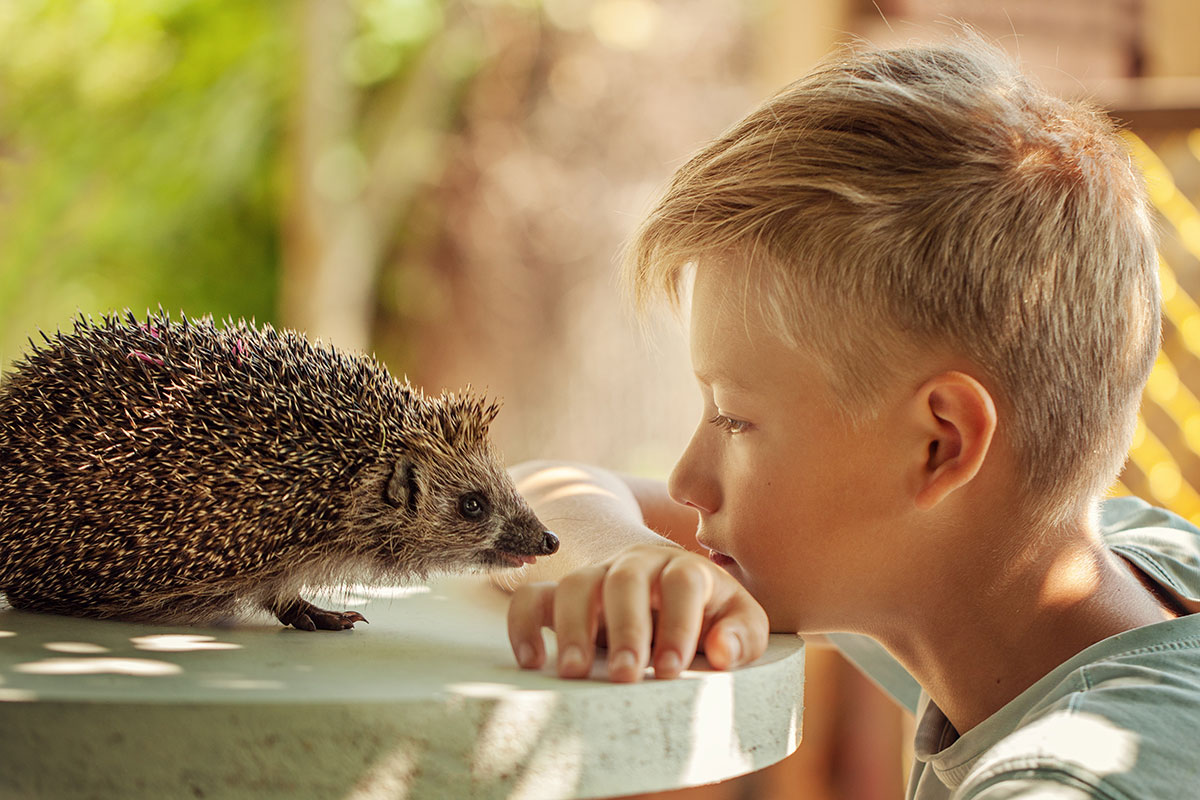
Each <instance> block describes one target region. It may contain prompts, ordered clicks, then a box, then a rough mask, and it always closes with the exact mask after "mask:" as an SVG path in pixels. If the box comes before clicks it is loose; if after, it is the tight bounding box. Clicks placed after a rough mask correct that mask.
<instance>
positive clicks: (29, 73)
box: [0, 0, 1200, 800]
mask: <svg viewBox="0 0 1200 800" xmlns="http://www.w3.org/2000/svg"><path fill="white" fill-rule="evenodd" d="M955 20H964V21H967V22H969V23H971V24H973V25H974V26H976V27H977V28H978V29H980V30H981V31H982V32H984V33H985V34H987V35H989V36H991V37H993V38H995V39H996V40H997V41H999V42H1000V43H1001V44H1002V45H1003V46H1004V47H1005V48H1006V49H1008V50H1009V51H1010V52H1012V53H1013V54H1014V55H1017V54H1019V56H1020V58H1021V60H1022V61H1023V62H1024V64H1025V66H1026V67H1027V68H1028V69H1029V70H1030V71H1032V72H1034V73H1035V74H1037V75H1039V76H1040V77H1041V78H1042V79H1043V80H1044V81H1045V82H1046V83H1048V84H1049V85H1050V86H1051V87H1053V88H1054V89H1055V90H1056V91H1059V92H1061V93H1063V94H1064V95H1069V96H1072V97H1075V96H1087V97H1090V98H1092V99H1093V100H1094V101H1096V102H1097V103H1099V104H1100V105H1101V106H1103V107H1104V108H1105V109H1107V110H1108V111H1110V113H1112V114H1113V115H1114V116H1115V117H1117V118H1118V119H1120V120H1121V121H1122V122H1123V123H1124V125H1125V126H1126V131H1127V136H1128V137H1129V139H1130V142H1131V145H1132V146H1133V148H1134V150H1135V152H1136V154H1137V157H1138V159H1139V162H1140V163H1141V164H1142V166H1143V167H1144V169H1145V171H1146V174H1147V178H1148V180H1149V183H1150V187H1151V192H1152V195H1153V199H1154V202H1155V205H1156V207H1157V209H1158V211H1159V214H1160V217H1161V222H1162V229H1163V234H1164V235H1163V244H1162V248H1161V250H1162V256H1163V264H1162V274H1163V284H1164V299H1165V307H1166V308H1165V311H1166V321H1165V329H1164V347H1163V354H1162V357H1161V358H1160V361H1159V364H1158V367H1157V368H1156V370H1155V373H1154V377H1153V378H1152V380H1151V383H1150V386H1149V387H1148V389H1147V398H1146V403H1145V408H1144V413H1143V424H1142V425H1141V426H1140V428H1139V431H1138V434H1137V439H1136V441H1135V446H1134V449H1133V453H1132V458H1131V461H1130V465H1129V467H1128V468H1127V470H1126V473H1125V475H1124V476H1123V479H1122V484H1121V485H1120V486H1118V487H1116V488H1115V489H1114V491H1115V492H1134V493H1137V494H1140V495H1143V496H1145V497H1147V498H1149V499H1150V500H1152V501H1154V502H1156V503H1158V504H1161V505H1166V506H1168V507H1171V508H1173V509H1175V510H1176V511H1178V512H1180V513H1182V514H1184V515H1185V516H1188V517H1190V518H1192V519H1200V493H1198V491H1197V489H1198V488H1200V456H1197V452H1200V400H1197V394H1200V360H1198V359H1197V357H1196V355H1195V354H1196V353H1197V352H1200V307H1198V306H1197V304H1196V302H1195V301H1194V299H1193V298H1195V297H1200V260H1198V259H1200V214H1197V210H1196V206H1195V205H1194V203H1195V198H1197V197H1198V196H1200V77H1198V76H1200V48H1197V47H1196V42H1197V41H1200V8H1198V7H1197V5H1196V3H1195V1H1194V0H1056V2H1053V3H1051V2H1045V0H874V1H873V2H872V0H754V1H751V2H734V0H307V1H305V0H297V1H296V2H269V3H245V2H240V1H237V0H121V2H117V1H116V0H72V1H71V2H50V1H49V0H20V2H16V0H7V2H5V1H3V0H0V365H3V366H0V369H3V368H4V367H6V366H7V365H8V364H9V363H10V362H11V361H12V360H14V359H15V358H17V357H19V356H20V354H21V353H22V351H23V349H24V348H25V347H26V339H27V337H30V336H36V334H37V331H38V330H39V329H41V330H54V329H55V328H58V327H67V326H69V325H70V324H71V320H72V318H73V317H74V316H75V315H76V314H77V313H79V312H82V313H84V314H99V313H102V312H105V311H108V310H113V309H122V308H126V307H129V308H132V309H134V310H136V311H138V312H139V313H141V312H142V311H144V310H145V309H147V308H151V309H154V308H157V307H158V306H159V305H162V306H163V307H164V308H165V309H167V310H170V311H172V312H173V313H174V312H177V311H179V310H180V309H182V310H184V311H186V312H187V313H188V314H189V315H200V314H213V315H214V316H216V317H218V318H224V317H228V316H232V317H254V318H256V319H258V320H259V321H270V322H272V323H274V324H276V325H281V326H287V327H294V328H299V329H302V330H305V331H307V332H308V333H309V334H310V335H311V336H313V337H319V338H323V339H326V340H329V341H332V342H333V343H335V344H337V345H339V346H342V347H345V348H350V349H357V350H365V351H373V352H375V353H376V354H377V355H378V356H379V357H380V358H381V359H382V360H383V361H384V362H385V363H386V364H387V365H388V366H389V368H390V369H391V370H392V371H393V372H394V373H395V374H398V375H400V374H406V375H408V377H409V378H410V379H412V380H413V381H414V382H416V383H419V384H422V385H424V386H425V387H426V388H427V389H428V390H431V391H436V390H439V389H441V388H443V387H445V388H450V389H457V388H458V387H460V386H464V385H466V384H473V385H474V386H475V387H476V388H479V389H484V390H486V391H487V392H488V393H489V394H492V395H497V396H500V397H502V398H504V400H505V408H504V411H503V412H502V413H501V415H500V418H499V419H498V420H497V422H496V424H495V426H494V429H493V430H494V434H495V438H496V440H497V442H498V444H499V445H500V446H501V448H502V449H503V450H504V451H505V453H506V455H507V457H508V459H509V460H510V461H517V460H521V459H525V458H529V457H538V456H550V457H561V458H571V459H578V460H585V461H590V462H595V463H599V464H603V465H606V466H609V467H612V468H616V469H621V470H626V471H629V472H634V473H639V474H645V475H658V476H664V475H665V474H666V473H667V471H668V470H669V469H670V466H671V464H672V463H673V461H674V458H675V456H676V455H677V454H678V453H679V452H680V451H681V450H682V447H683V444H684V443H685V442H686V440H687V437H688V435H689V433H690V430H691V428H692V426H693V424H694V420H695V419H696V417H697V416H698V414H699V410H700V406H699V401H698V399H697V398H696V397H695V395H696V392H695V391H694V389H693V387H692V379H691V375H690V369H689V367H688V362H687V357H686V347H685V342H684V336H683V332H682V330H681V328H680V327H679V325H678V324H677V323H675V322H674V321H672V320H671V319H670V318H669V317H664V318H662V319H659V320H657V321H652V322H651V323H650V324H649V325H648V326H647V327H646V328H645V329H644V330H643V329H642V328H639V325H638V323H637V322H636V321H635V320H634V319H633V318H632V317H631V315H630V314H629V312H628V311H627V310H626V309H625V308H624V307H623V306H622V304H621V302H620V298H619V293H618V291H617V288H616V284H615V281H614V278H613V267H614V264H615V260H616V256H617V254H618V252H619V249H620V246H621V243H622V242H623V240H624V239H625V237H626V236H627V235H628V234H629V232H630V230H631V229H632V227H633V225H634V224H635V222H636V220H637V219H638V216H639V215H640V214H641V213H642V212H643V211H645V210H646V208H647V207H648V205H649V203H650V202H651V200H652V199H653V197H654V195H655V193H656V191H658V190H659V189H660V188H661V187H662V185H663V184H664V182H665V180H666V179H667V177H668V176H669V175H670V174H671V172H672V171H673V170H674V169H675V168H676V167H678V166H679V165H681V164H682V163H683V162H684V161H685V160H686V157H687V156H688V154H689V153H691V152H692V151H693V150H695V149H696V148H697V147H699V146H700V145H701V144H702V143H704V142H705V141H706V140H708V139H709V138H711V137H713V136H714V135H716V134H717V133H719V132H720V131H721V130H722V129H724V128H725V127H726V126H728V125H730V124H732V123H733V122H734V121H735V120H737V119H738V118H739V117H740V116H742V115H743V114H744V113H745V112H747V111H748V110H749V109H750V108H751V107H752V106H753V105H755V104H757V102H759V101H760V100H762V99H763V98H764V97H765V96H766V95H767V94H769V93H770V92H771V91H773V90H774V89H776V88H778V87H779V86H781V85H783V84H784V83H787V82H788V81H790V80H792V79H794V78H796V77H798V76H799V75H800V74H802V73H803V72H804V71H805V70H806V69H807V68H808V67H810V66H811V65H812V64H813V62H815V61H816V60H817V59H818V58H820V57H821V56H822V55H824V54H825V53H827V52H828V51H829V50H830V49H831V48H832V47H834V46H835V45H836V44H837V43H838V42H842V41H846V40H848V39H851V38H856V37H860V38H866V39H867V40H869V41H871V42H873V43H876V44H879V45H888V44H898V43H904V42H909V41H913V40H921V41H928V40H932V39H937V38H939V37H943V36H946V35H950V34H951V33H953V31H954V30H955V29H956V23H955V22H954V21H955ZM907 726H908V721H907V720H905V719H904V718H903V717H902V716H901V714H900V713H899V712H898V711H896V710H895V708H894V707H893V706H892V705H891V704H890V702H889V701H888V700H886V699H885V698H883V697H882V696H881V695H880V694H879V693H878V692H876V690H875V689H874V688H873V687H872V686H871V685H870V684H869V683H867V682H866V681H865V679H863V678H861V677H860V676H859V675H858V674H857V673H855V672H854V671H853V670H852V669H848V668H846V667H845V665H844V664H842V662H841V661H840V660H839V658H838V657H837V656H835V655H832V654H828V653H817V652H814V653H811V654H810V657H809V670H808V683H807V709H806V715H805V731H804V742H803V744H802V745H801V748H800V751H799V752H798V753H797V754H796V756H794V757H792V758H791V759H788V760H787V761H785V762H783V763H782V764H780V765H778V766H776V767H773V768H771V769H768V770H765V771H764V772H761V773H757V774H754V775H750V776H747V777H745V778H741V779H738V780H736V781H731V782H729V783H726V784H720V785H717V786H713V787H705V788H702V789H697V790H690V791H685V792H676V793H671V794H670V795H669V796H670V797H674V798H679V799H680V800H683V798H696V799H699V798H712V800H732V799H733V798H768V800H770V799H771V798H780V799H782V798H805V799H814V800H822V799H823V798H845V799H847V800H885V799H886V800H892V799H893V798H899V797H900V796H902V786H903V769H904V767H903V765H904V764H905V759H906V755H905V752H904V743H905V740H906V738H907V736H908V735H909V732H908V731H907ZM666 796H667V795H664V796H663V797H666Z"/></svg>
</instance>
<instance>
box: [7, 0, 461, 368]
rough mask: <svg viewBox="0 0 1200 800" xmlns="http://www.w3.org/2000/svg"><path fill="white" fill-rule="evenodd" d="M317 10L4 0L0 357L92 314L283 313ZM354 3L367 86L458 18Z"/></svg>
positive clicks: (358, 68) (355, 80) (434, 9)
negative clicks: (305, 47) (288, 217)
mask: <svg viewBox="0 0 1200 800" xmlns="http://www.w3.org/2000/svg"><path fill="white" fill-rule="evenodd" d="M303 7H304V6H303V4H302V3H288V2H250V3H247V2H241V0H0V369H3V368H4V367H6V366H7V364H8V363H9V362H10V361H11V360H12V359H13V358H15V357H16V356H18V355H19V353H20V351H21V350H23V349H24V347H25V340H26V337H27V336H29V335H30V334H31V333H33V332H35V331H36V330H37V329H39V328H50V329H53V328H55V327H58V326H60V325H64V326H65V325H68V324H69V322H70V320H71V318H73V317H74V316H75V315H76V313H77V311H82V312H84V313H85V314H87V313H90V314H98V313H101V312H104V311H107V310H110V309H121V308H125V307H130V308H132V309H134V310H135V311H137V312H139V313H140V312H141V311H143V310H144V309H146V308H156V307H157V306H158V305H160V304H161V305H162V306H164V307H165V308H167V309H168V310H172V311H175V310H178V309H181V308H182V309H184V310H185V311H187V313H188V314H195V315H199V314H202V313H213V314H215V315H216V316H218V317H225V316H230V315H232V316H246V317H250V316H256V317H257V318H259V319H260V320H272V319H274V318H275V317H276V298H277V295H278V282H279V275H280V259H281V253H282V241H283V240H282V237H283V230H285V229H286V226H285V220H284V215H285V209H284V203H285V191H286V184H287V181H288V179H289V178H288V175H287V171H286V166H287V161H286V152H287V150H286V141H287V136H288V134H289V131H288V125H289V124H290V119H289V114H290V106H291V101H292V99H293V96H294V93H295V92H296V91H297V88H298V87H297V86H296V82H297V80H298V79H299V76H300V74H301V70H300V69H299V67H298V65H299V62H300V54H299V53H298V52H297V48H298V47H299V46H300V44H299V41H298V40H299V38H300V37H299V31H300V29H301V26H300V24H299V16H298V15H299V14H301V13H303ZM353 7H354V9H355V12H356V14H357V18H358V26H357V32H356V35H355V38H354V40H353V42H352V44H351V45H350V47H349V48H348V49H347V51H346V52H345V53H344V54H343V58H342V60H341V63H339V64H335V65H331V68H335V69H340V70H342V72H343V75H344V76H345V78H346V79H347V84H348V86H351V87H361V90H363V91H364V92H366V93H368V94H369V93H370V92H371V91H372V88H373V87H374V86H376V85H380V84H383V83H385V82H386V81H388V80H389V79H390V78H392V77H394V76H396V75H397V74H398V73H401V72H403V70H404V68H405V65H406V64H407V63H408V62H410V61H411V60H412V55H413V54H414V53H415V52H416V51H417V50H418V49H419V48H420V47H421V45H422V44H424V43H426V42H428V41H429V39H430V38H431V37H433V36H435V35H436V34H437V33H438V32H439V30H440V28H441V26H442V25H443V22H444V20H443V16H444V12H443V6H442V0H357V2H354V3H353Z"/></svg>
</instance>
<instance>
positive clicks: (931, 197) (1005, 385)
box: [624, 36, 1159, 515]
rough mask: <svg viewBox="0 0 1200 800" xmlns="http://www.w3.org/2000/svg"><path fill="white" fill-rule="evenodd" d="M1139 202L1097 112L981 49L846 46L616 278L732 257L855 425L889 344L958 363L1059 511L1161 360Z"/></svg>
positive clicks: (659, 220) (711, 168) (666, 200)
mask: <svg viewBox="0 0 1200 800" xmlns="http://www.w3.org/2000/svg"><path fill="white" fill-rule="evenodd" d="M1144 194H1145V192H1144V185H1143V181H1142V179H1141V177H1140V174H1139V173H1138V171H1137V169H1136V168H1135V166H1134V164H1133V163H1132V162H1131V158H1130V155H1129V153H1128V151H1127V148H1126V147H1125V144H1124V142H1123V141H1122V140H1121V139H1120V137H1119V135H1118V134H1117V132H1116V131H1115V129H1114V127H1113V125H1112V123H1111V122H1110V121H1109V120H1108V118H1107V117H1105V116H1104V115H1103V114H1102V113H1100V112H1099V111H1097V110H1094V109H1092V108H1090V107H1088V106H1086V105H1084V104H1081V103H1070V102H1066V101H1064V100H1061V99H1058V98H1056V97H1053V96H1051V95H1050V94H1048V93H1047V92H1046V91H1045V90H1044V89H1042V88H1041V87H1040V86H1038V85H1037V84H1036V83H1034V82H1033V81H1032V80H1031V79H1029V78H1027V77H1026V76H1024V75H1023V74H1022V73H1021V72H1020V71H1019V69H1018V68H1017V67H1016V66H1015V65H1013V64H1012V63H1011V62H1010V61H1009V60H1008V59H1007V57H1006V56H1005V55H1004V54H1003V53H1002V52H1000V51H998V50H997V49H995V48H994V47H992V46H990V45H988V44H986V43H984V42H982V41H981V40H979V39H978V38H977V37H974V36H966V37H964V38H963V39H962V40H961V41H956V42H954V43H952V44H949V45H942V46H926V47H909V48H903V49H896V50H861V49H854V48H847V50H846V51H845V52H841V53H838V54H836V55H835V56H833V57H831V58H830V59H828V60H827V61H825V62H824V63H822V64H821V65H819V66H818V67H817V68H816V69H815V70H814V71H813V72H811V73H810V74H808V75H807V76H806V77H804V78H802V79H801V80H799V81H797V82H796V83H793V84H791V85H790V86H788V87H786V88H785V89H783V90H782V91H781V92H779V93H778V94H777V95H776V96H775V97H773V98H771V99H770V100H769V101H767V102H766V103H765V104H764V105H762V106H761V107H760V108H758V109H757V110H756V111H754V112H752V113H751V114H750V115H749V116H747V117H746V118H745V119H743V120H742V121H741V122H739V123H737V124H736V125H735V126H734V127H733V128H731V129H730V130H729V131H727V132H726V133H725V134H724V135H722V136H721V137H719V138H718V139H717V140H715V141H714V142H712V143H711V144H709V145H708V146H707V147H705V148H704V149H702V150H701V151H700V152H699V153H698V154H696V155H695V156H694V157H692V159H691V160H690V161H689V162H688V163H687V164H686V165H684V166H683V167H682V168H681V169H680V170H679V171H678V172H677V173H676V175H675V177H674V178H673V180H672V181H671V183H670V185H669V187H668V188H667V190H666V192H665V194H664V196H663V197H662V198H661V199H660V200H659V201H658V203H657V205H656V206H655V207H654V208H653V210H652V211H651V213H650V214H649V215H648V217H647V218H646V219H645V221H644V222H643V224H642V226H641V228H640V230H639V231H638V232H637V234H636V236H635V238H634V239H633V241H632V242H631V244H630V246H629V248H628V251H627V253H626V259H625V269H624V276H625V279H626V282H627V285H628V286H629V287H630V289H631V290H632V293H633V295H634V299H635V301H636V302H637V304H638V306H639V307H642V308H644V307H645V305H646V304H647V301H648V300H649V299H650V298H651V297H652V296H653V295H656V294H659V293H661V292H665V293H666V294H667V295H668V296H669V297H670V298H672V299H674V300H678V298H679V296H680V291H681V288H682V284H683V283H684V277H683V276H684V274H685V269H686V267H687V265H689V264H696V265H698V268H699V269H704V268H705V264H706V262H709V263H711V260H719V256H721V255H722V254H725V255H729V254H732V255H733V256H734V258H733V259H732V260H730V263H736V264H739V265H741V266H742V267H743V268H744V269H745V270H746V272H745V273H744V274H745V275H746V276H747V277H746V279H747V280H749V279H750V277H749V276H750V272H751V271H753V272H754V273H755V276H754V277H755V280H756V281H757V282H758V284H759V285H761V286H763V287H765V288H764V290H763V291H762V292H761V293H760V295H761V298H762V303H763V305H762V308H761V311H762V313H763V314H764V315H765V317H766V321H767V323H768V324H769V325H771V326H772V327H773V328H774V330H775V331H776V332H777V333H778V334H779V335H780V336H781V337H783V338H784V339H785V341H788V342H790V343H792V344H793V345H795V346H797V347H801V348H804V349H805V350H807V351H809V352H810V353H812V354H814V355H816V356H818V360H819V362H820V363H822V364H823V367H824V369H825V372H826V375H827V377H828V379H829V381H830V383H831V385H832V386H833V388H834V389H835V391H837V392H839V393H840V394H841V395H842V396H843V397H845V398H846V400H847V406H846V411H847V414H848V415H849V416H850V417H851V418H852V419H857V420H861V419H864V418H867V417H869V415H870V413H871V409H872V406H873V405H874V404H875V403H876V402H877V401H878V399H879V397H880V394H881V391H882V388H883V387H884V386H885V385H886V384H887V382H888V380H889V379H890V378H891V377H892V376H893V375H894V374H895V372H894V370H893V369H892V364H893V363H894V362H895V360H896V359H895V354H896V351H897V347H908V351H907V352H919V351H920V348H928V347H940V348H949V349H951V351H952V352H956V353H958V354H961V355H963V356H966V357H967V358H968V359H969V360H970V361H971V362H972V363H973V364H975V365H977V367H978V368H979V370H981V371H982V373H983V374H982V375H981V376H979V377H981V378H982V379H984V380H985V384H986V385H988V386H989V388H990V389H992V391H993V392H996V393H998V394H999V397H998V398H997V401H998V403H999V404H1000V407H1001V410H1002V417H1001V423H1000V424H1001V426H1002V429H1003V430H1004V432H1005V434H1006V436H1007V438H1008V441H1009V442H1010V443H1011V446H1012V449H1013V452H1014V454H1015V456H1016V458H1017V459H1018V463H1019V466H1020V467H1021V471H1022V480H1023V485H1022V489H1023V490H1024V495H1025V497H1026V498H1027V499H1028V500H1029V501H1030V502H1032V503H1034V504H1035V505H1036V507H1037V508H1039V509H1044V510H1045V511H1046V512H1047V513H1050V514H1053V513H1054V511H1053V509H1060V511H1061V513H1062V514H1064V515H1065V514H1066V513H1073V512H1074V511H1075V510H1076V509H1077V506H1078V504H1079V503H1083V502H1088V501H1091V500H1092V499H1093V498H1094V497H1095V496H1097V495H1098V494H1099V493H1100V492H1102V491H1103V490H1104V489H1106V488H1107V487H1108V486H1109V485H1111V483H1112V481H1113V480H1115V478H1116V476H1117V474H1118V473H1119V471H1120V468H1121V466H1122V464H1123V463H1124V459H1125V454H1126V451H1127V450H1128V447H1129V442H1130V439H1131V437H1132V434H1133V430H1134V425H1135V421H1136V413H1137V408H1138V404H1139V398H1140V392H1141V389H1142V386H1143V385H1144V383H1145V381H1146V379H1147V377H1148V375H1149V371H1150V368H1151V366H1152V365H1153V362H1154V357H1155V353H1156V351H1157V348H1158V342H1159V288H1158V277H1157V268H1156V267H1157V261H1156V256H1155V249H1154V231H1153V226H1152V224H1151V222H1150V220H1149V215H1148V211H1147V206H1146V200H1145V196H1144ZM1064 506H1069V507H1070V508H1069V509H1068V508H1065V507H1064Z"/></svg>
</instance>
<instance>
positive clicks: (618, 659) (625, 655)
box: [608, 650, 638, 677]
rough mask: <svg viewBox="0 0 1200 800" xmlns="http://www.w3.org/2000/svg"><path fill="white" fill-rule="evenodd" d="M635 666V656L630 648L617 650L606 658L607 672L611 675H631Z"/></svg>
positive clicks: (636, 666)
mask: <svg viewBox="0 0 1200 800" xmlns="http://www.w3.org/2000/svg"><path fill="white" fill-rule="evenodd" d="M637 668H638V662H637V656H636V655H635V654H634V652H633V651H632V650H618V651H617V652H615V653H613V654H612V656H611V657H610V658H609V659H608V672H609V674H610V675H612V676H621V677H626V676H633V675H635V674H636V673H637Z"/></svg>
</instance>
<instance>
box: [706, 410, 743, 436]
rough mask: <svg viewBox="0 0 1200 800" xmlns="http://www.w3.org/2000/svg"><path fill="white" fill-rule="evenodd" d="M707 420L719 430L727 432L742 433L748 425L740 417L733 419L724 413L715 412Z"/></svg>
mask: <svg viewBox="0 0 1200 800" xmlns="http://www.w3.org/2000/svg"><path fill="white" fill-rule="evenodd" d="M709 422H710V423H712V424H713V425H716V426H717V427H718V428H720V429H721V430H723V431H727V432H729V433H742V432H744V431H745V430H746V429H747V428H749V427H750V423H749V422H746V421H745V420H740V419H733V418H731V417H727V416H725V415H724V414H716V415H715V416H713V418H712V419H710V420H709Z"/></svg>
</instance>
